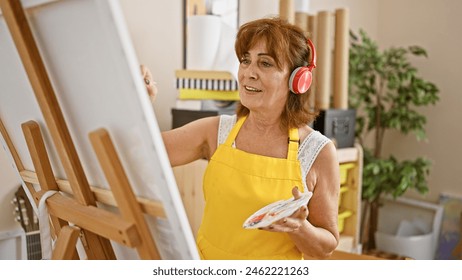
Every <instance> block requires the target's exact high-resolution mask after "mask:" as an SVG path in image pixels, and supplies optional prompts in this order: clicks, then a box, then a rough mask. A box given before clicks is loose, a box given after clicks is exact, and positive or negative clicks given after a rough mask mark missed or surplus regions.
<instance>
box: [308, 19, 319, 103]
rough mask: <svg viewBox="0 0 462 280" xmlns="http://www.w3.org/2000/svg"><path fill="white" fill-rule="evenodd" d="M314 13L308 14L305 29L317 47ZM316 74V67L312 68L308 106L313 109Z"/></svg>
mask: <svg viewBox="0 0 462 280" xmlns="http://www.w3.org/2000/svg"><path fill="white" fill-rule="evenodd" d="M316 20H317V19H316V15H308V20H307V30H308V37H309V38H310V39H311V41H312V42H313V44H314V47H315V48H316V50H317V48H318V45H317V40H316ZM316 75H317V70H316V68H315V69H314V70H313V81H312V83H311V87H310V90H309V92H308V93H309V95H310V97H309V99H308V102H309V104H310V108H312V109H313V110H314V109H315V97H316Z"/></svg>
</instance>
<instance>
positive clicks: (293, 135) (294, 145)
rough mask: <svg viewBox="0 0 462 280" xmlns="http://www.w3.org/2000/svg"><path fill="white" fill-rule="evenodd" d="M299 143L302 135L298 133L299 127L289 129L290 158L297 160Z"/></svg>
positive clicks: (288, 152)
mask: <svg viewBox="0 0 462 280" xmlns="http://www.w3.org/2000/svg"><path fill="white" fill-rule="evenodd" d="M299 144H300V136H299V135H298V128H291V129H289V150H288V151H287V159H288V160H297V158H298V157H297V156H298V146H299Z"/></svg>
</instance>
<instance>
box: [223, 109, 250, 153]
mask: <svg viewBox="0 0 462 280" xmlns="http://www.w3.org/2000/svg"><path fill="white" fill-rule="evenodd" d="M246 119H247V116H244V117H242V118H240V119H238V120H237V122H236V124H235V125H234V126H233V128H232V129H231V131H230V132H229V135H228V138H227V139H226V141H225V143H224V144H225V145H226V146H229V147H231V146H232V145H233V142H234V140H235V139H236V136H237V134H238V133H239V130H241V127H242V124H243V123H244V122H245V120H246Z"/></svg>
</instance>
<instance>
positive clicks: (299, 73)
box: [289, 39, 316, 94]
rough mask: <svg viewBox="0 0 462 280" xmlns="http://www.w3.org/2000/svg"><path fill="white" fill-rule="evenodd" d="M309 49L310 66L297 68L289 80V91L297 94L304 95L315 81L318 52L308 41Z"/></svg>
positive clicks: (308, 40)
mask: <svg viewBox="0 0 462 280" xmlns="http://www.w3.org/2000/svg"><path fill="white" fill-rule="evenodd" d="M307 45H308V48H309V49H310V50H311V61H310V63H309V64H308V66H302V67H297V68H296V69H295V70H294V71H292V74H291V75H290V78H289V89H290V91H291V92H293V93H295V94H302V93H305V92H307V91H308V89H309V88H310V86H311V82H312V80H313V73H312V72H311V71H312V70H313V68H315V67H316V50H315V48H314V45H313V42H311V40H310V39H307Z"/></svg>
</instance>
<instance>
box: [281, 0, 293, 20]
mask: <svg viewBox="0 0 462 280" xmlns="http://www.w3.org/2000/svg"><path fill="white" fill-rule="evenodd" d="M279 16H280V17H281V18H282V19H285V20H287V21H288V22H290V23H292V24H294V23H295V10H294V0H279Z"/></svg>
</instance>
